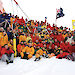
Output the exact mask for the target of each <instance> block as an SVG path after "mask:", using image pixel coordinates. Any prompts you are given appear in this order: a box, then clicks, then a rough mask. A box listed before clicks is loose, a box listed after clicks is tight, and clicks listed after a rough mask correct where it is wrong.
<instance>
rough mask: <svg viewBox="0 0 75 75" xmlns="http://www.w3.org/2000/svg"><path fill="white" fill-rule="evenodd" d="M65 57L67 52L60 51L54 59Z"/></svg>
mask: <svg viewBox="0 0 75 75" xmlns="http://www.w3.org/2000/svg"><path fill="white" fill-rule="evenodd" d="M67 55H69V53H68V52H63V51H62V50H61V51H60V54H58V55H57V56H56V58H58V59H62V58H66V57H67Z"/></svg>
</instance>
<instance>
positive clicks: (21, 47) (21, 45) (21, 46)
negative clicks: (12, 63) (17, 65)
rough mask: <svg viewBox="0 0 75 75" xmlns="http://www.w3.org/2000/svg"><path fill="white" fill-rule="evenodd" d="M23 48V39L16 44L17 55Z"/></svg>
mask: <svg viewBox="0 0 75 75" xmlns="http://www.w3.org/2000/svg"><path fill="white" fill-rule="evenodd" d="M24 48H25V45H24V43H23V41H21V43H19V44H18V45H17V56H20V54H21V51H22V50H23V49H24Z"/></svg>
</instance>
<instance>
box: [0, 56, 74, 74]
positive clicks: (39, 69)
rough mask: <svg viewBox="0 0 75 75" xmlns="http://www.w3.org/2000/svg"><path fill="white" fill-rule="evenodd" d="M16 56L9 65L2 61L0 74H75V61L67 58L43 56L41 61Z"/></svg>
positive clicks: (0, 62)
mask: <svg viewBox="0 0 75 75" xmlns="http://www.w3.org/2000/svg"><path fill="white" fill-rule="evenodd" d="M33 60H34V57H33V58H32V59H30V60H25V59H20V58H15V60H14V63H12V64H9V65H7V64H6V63H5V62H2V61H0V75H74V74H75V62H72V61H69V60H66V59H56V58H55V57H52V58H50V59H44V58H42V59H41V60H40V61H37V62H35V61H33Z"/></svg>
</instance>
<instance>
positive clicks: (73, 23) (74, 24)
mask: <svg viewBox="0 0 75 75" xmlns="http://www.w3.org/2000/svg"><path fill="white" fill-rule="evenodd" d="M72 28H73V29H75V20H72Z"/></svg>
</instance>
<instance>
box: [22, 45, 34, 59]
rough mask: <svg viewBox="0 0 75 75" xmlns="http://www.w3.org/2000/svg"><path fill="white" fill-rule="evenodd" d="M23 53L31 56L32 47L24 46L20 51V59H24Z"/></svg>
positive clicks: (32, 52)
mask: <svg viewBox="0 0 75 75" xmlns="http://www.w3.org/2000/svg"><path fill="white" fill-rule="evenodd" d="M24 52H26V53H28V54H31V55H33V54H34V48H33V47H31V48H30V47H28V46H26V47H25V48H24V49H23V50H22V52H21V57H22V58H23V57H24Z"/></svg>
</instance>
